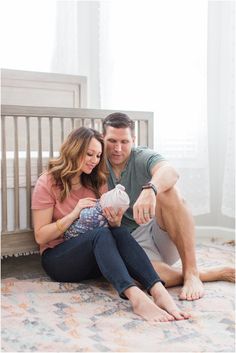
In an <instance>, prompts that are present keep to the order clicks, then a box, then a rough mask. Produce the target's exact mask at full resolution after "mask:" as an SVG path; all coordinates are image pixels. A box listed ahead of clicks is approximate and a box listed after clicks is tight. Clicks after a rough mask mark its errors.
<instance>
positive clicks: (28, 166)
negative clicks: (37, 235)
mask: <svg viewBox="0 0 236 353" xmlns="http://www.w3.org/2000/svg"><path fill="white" fill-rule="evenodd" d="M25 122H26V164H25V172H26V227H27V228H32V222H31V207H30V205H31V156H30V122H29V116H27V117H26V121H25Z"/></svg>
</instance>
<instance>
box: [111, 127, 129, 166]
mask: <svg viewBox="0 0 236 353" xmlns="http://www.w3.org/2000/svg"><path fill="white" fill-rule="evenodd" d="M104 142H105V148H106V155H107V158H108V159H109V161H110V163H111V165H112V166H116V167H119V166H120V167H123V166H124V164H125V163H126V161H127V160H128V158H129V156H130V153H131V149H132V146H133V143H134V137H132V135H131V130H130V128H129V127H126V128H115V127H112V126H108V127H107V129H106V134H105V136H104Z"/></svg>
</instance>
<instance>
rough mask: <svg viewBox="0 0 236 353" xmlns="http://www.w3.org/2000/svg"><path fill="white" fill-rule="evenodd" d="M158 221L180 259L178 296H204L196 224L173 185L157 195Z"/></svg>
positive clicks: (192, 297) (191, 297) (189, 297)
mask: <svg viewBox="0 0 236 353" xmlns="http://www.w3.org/2000/svg"><path fill="white" fill-rule="evenodd" d="M156 218H157V222H158V224H159V226H160V228H162V229H163V230H165V231H167V233H168V234H169V236H170V238H171V240H172V241H173V243H174V244H175V245H176V247H177V250H178V252H179V255H180V258H181V261H182V276H183V288H182V290H181V293H180V299H187V300H195V299H199V298H201V297H202V296H203V284H202V282H201V280H200V278H199V273H198V269H197V262H196V253H195V225H194V221H193V217H192V215H191V213H190V211H189V210H188V208H187V206H186V204H185V202H184V200H183V199H182V198H181V196H180V194H179V192H178V190H177V189H176V188H171V189H169V190H168V191H165V192H163V193H160V194H159V195H158V196H157V207H156Z"/></svg>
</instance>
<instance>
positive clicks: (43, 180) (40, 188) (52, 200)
mask: <svg viewBox="0 0 236 353" xmlns="http://www.w3.org/2000/svg"><path fill="white" fill-rule="evenodd" d="M106 191H107V185H104V187H102V189H101V193H102V194H103V193H104V192H106ZM59 195H60V189H59V188H58V187H56V186H55V185H53V177H52V175H50V174H48V173H46V172H45V173H44V174H42V175H41V176H40V177H39V178H38V180H37V183H36V185H35V188H34V191H33V195H32V206H31V208H32V210H45V209H47V208H51V207H53V216H52V222H55V221H57V220H58V219H60V218H62V217H64V216H66V215H67V214H69V213H70V212H72V211H73V209H74V208H75V206H76V204H77V203H78V201H79V200H80V199H83V198H85V197H93V198H96V196H95V194H94V193H93V192H92V191H91V190H89V189H87V188H85V187H83V186H82V187H81V188H79V189H78V190H72V191H71V192H70V195H69V196H68V197H67V198H66V199H65V200H64V201H63V202H61V201H60V200H59ZM63 241H64V239H63V235H61V236H60V237H59V238H57V239H55V240H52V241H50V242H48V243H47V244H44V245H40V253H41V254H42V252H43V251H44V250H45V249H47V248H53V247H54V246H56V245H58V244H60V243H62V242H63Z"/></svg>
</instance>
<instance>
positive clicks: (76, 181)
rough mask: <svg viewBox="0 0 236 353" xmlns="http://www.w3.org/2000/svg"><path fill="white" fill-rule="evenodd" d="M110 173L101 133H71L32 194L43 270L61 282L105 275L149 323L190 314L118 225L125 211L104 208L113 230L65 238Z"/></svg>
mask: <svg viewBox="0 0 236 353" xmlns="http://www.w3.org/2000/svg"><path fill="white" fill-rule="evenodd" d="M106 177H107V173H106V167H105V162H104V146H103V140H102V137H101V135H100V133H98V132H97V131H95V130H93V129H88V128H84V127H81V128H79V129H76V130H74V131H72V132H71V133H70V135H69V136H68V138H67V139H66V141H65V142H64V143H63V145H62V146H61V150H60V155H59V157H58V158H56V159H52V160H50V161H49V164H48V169H47V172H45V173H44V174H42V175H41V176H40V177H39V179H38V181H37V183H36V186H35V189H34V192H33V197H32V209H33V220H34V231H35V239H36V241H37V243H38V244H39V245H40V253H41V255H42V266H43V268H44V270H45V271H46V273H47V274H48V275H49V276H50V277H51V278H52V279H54V280H56V281H59V282H80V281H83V280H87V279H90V278H97V277H100V276H102V275H103V276H104V277H105V278H106V279H107V280H108V281H109V282H110V283H111V284H112V285H113V286H114V287H115V288H116V290H117V291H118V293H119V295H120V296H121V297H122V298H125V299H129V300H130V302H131V305H132V307H133V310H134V313H136V314H137V315H140V316H141V317H142V318H144V319H146V320H148V321H150V322H158V321H159V322H160V321H172V320H175V319H176V320H182V319H187V318H189V314H187V313H185V312H182V311H180V310H179V309H178V308H177V306H176V305H175V303H174V302H173V300H172V298H171V297H170V296H169V294H168V292H167V291H166V289H165V287H164V286H163V284H162V282H161V279H160V278H159V277H158V275H157V274H156V272H155V270H154V269H153V267H152V265H151V263H150V261H149V259H148V257H147V256H146V254H145V253H144V251H143V250H142V248H141V247H140V246H139V245H138V243H137V242H136V241H135V240H134V239H133V237H132V236H131V235H130V233H129V232H128V230H127V229H126V228H125V227H120V223H121V218H122V210H121V209H120V210H119V211H118V212H117V214H114V212H113V210H112V209H110V208H106V209H105V210H104V214H105V216H106V218H107V219H108V222H109V226H110V227H109V228H96V229H94V230H91V231H88V232H86V233H84V234H80V235H79V236H78V237H75V238H71V239H69V240H67V241H64V238H63V233H64V232H65V231H66V230H67V229H68V227H69V226H70V225H71V224H72V223H73V221H74V220H75V219H76V218H78V217H79V215H80V212H81V210H82V209H83V208H86V207H92V206H94V205H95V202H96V199H97V198H99V197H100V195H101V194H102V193H103V192H105V191H106ZM136 281H138V282H140V283H141V284H142V285H143V286H144V287H145V289H146V290H147V291H148V293H149V294H150V295H151V296H152V297H153V299H154V301H152V300H151V299H150V298H149V297H148V296H147V295H146V294H145V293H144V292H143V291H142V290H141V289H140V288H139V287H138V286H137V285H136Z"/></svg>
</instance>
